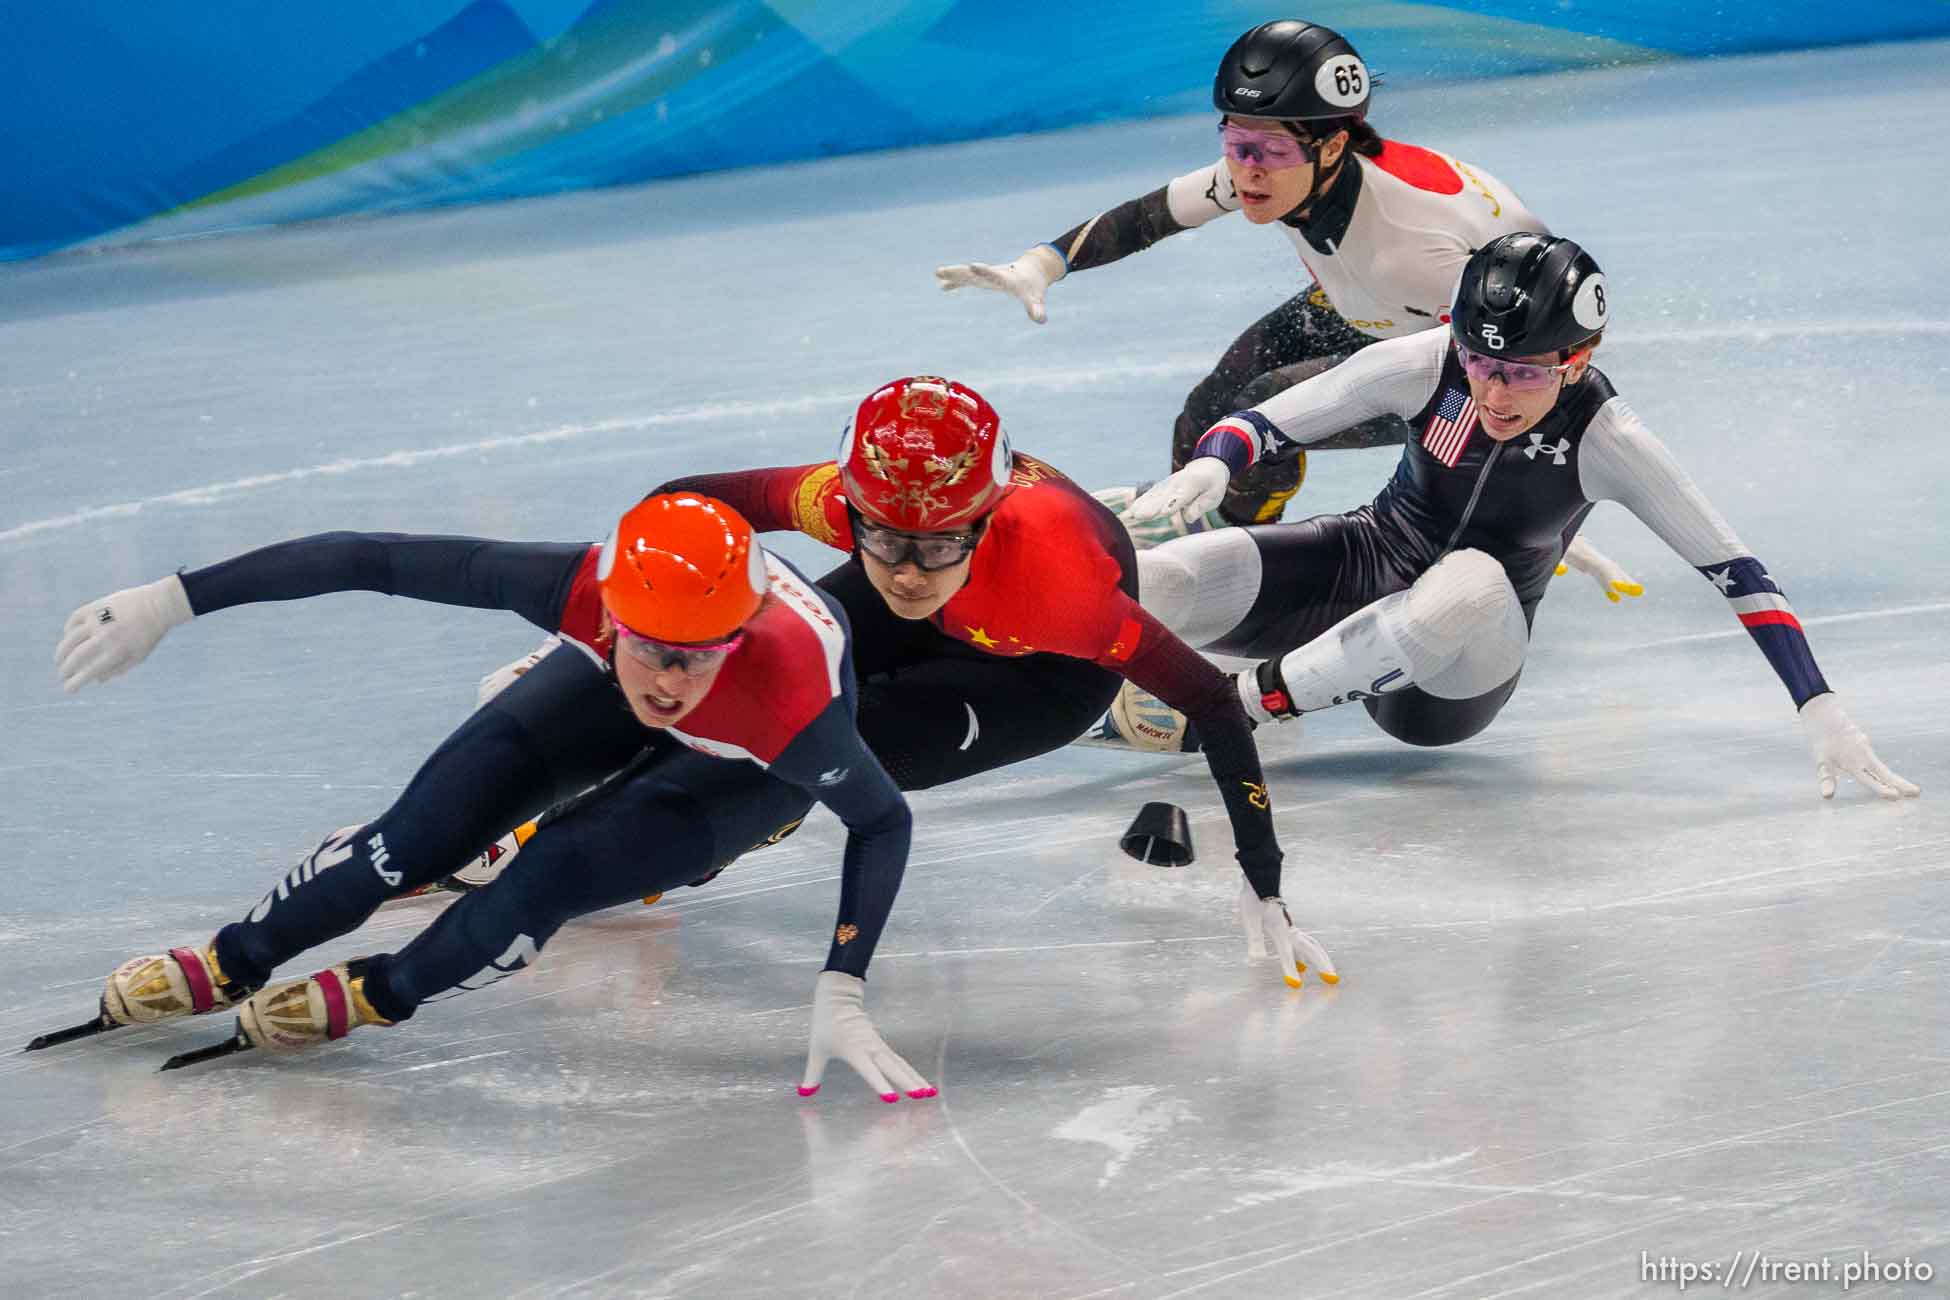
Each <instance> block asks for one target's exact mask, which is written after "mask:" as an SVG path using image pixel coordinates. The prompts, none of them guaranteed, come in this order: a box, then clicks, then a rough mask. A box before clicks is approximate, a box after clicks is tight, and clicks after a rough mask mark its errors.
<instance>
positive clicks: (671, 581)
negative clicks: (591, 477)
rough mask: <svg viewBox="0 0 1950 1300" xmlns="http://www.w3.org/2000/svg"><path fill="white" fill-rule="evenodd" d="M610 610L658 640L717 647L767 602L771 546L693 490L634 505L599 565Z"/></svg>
mask: <svg viewBox="0 0 1950 1300" xmlns="http://www.w3.org/2000/svg"><path fill="white" fill-rule="evenodd" d="M596 580H597V582H598V583H600V584H601V590H602V597H603V608H604V609H606V610H608V611H609V616H610V617H611V618H613V619H615V620H616V621H617V622H618V623H621V624H622V625H623V626H624V627H626V628H628V629H630V631H632V632H635V633H637V634H638V635H640V636H646V637H651V638H653V639H655V640H658V641H675V642H680V643H693V644H710V643H713V642H719V641H725V640H728V639H730V637H731V636H732V635H733V634H734V633H736V632H737V631H738V629H739V628H741V627H743V626H744V625H745V624H746V622H747V621H748V620H750V618H751V616H752V615H753V614H756V613H757V612H758V607H759V605H760V604H761V603H762V602H763V601H764V599H765V589H766V584H767V579H766V576H765V548H764V547H762V546H760V545H759V544H758V543H757V542H756V541H755V540H754V539H753V538H752V526H751V525H750V524H748V523H746V522H745V517H744V516H743V515H741V514H739V513H738V512H737V511H736V510H733V509H732V508H731V507H730V506H728V505H726V504H725V503H724V502H722V501H717V500H714V499H712V498H711V497H706V496H698V495H697V494H695V493H692V492H668V493H665V494H664V495H662V496H654V497H645V498H644V499H643V500H641V501H639V502H638V503H637V504H636V505H634V506H632V507H630V511H629V513H628V514H626V515H624V516H623V518H622V519H621V520H620V521H619V522H618V523H617V525H616V528H615V529H614V531H612V532H611V533H610V535H609V540H608V541H607V542H605V543H603V553H602V556H601V557H600V558H599V559H598V560H597V561H596Z"/></svg>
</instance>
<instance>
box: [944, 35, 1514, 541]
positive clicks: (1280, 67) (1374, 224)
mask: <svg viewBox="0 0 1950 1300" xmlns="http://www.w3.org/2000/svg"><path fill="white" fill-rule="evenodd" d="M1372 91H1373V78H1372V77H1371V76H1370V75H1369V72H1368V68H1367V65H1366V64H1365V63H1363V62H1362V60H1361V56H1360V55H1359V54H1358V53H1356V51H1355V49H1354V46H1353V45H1352V44H1350V43H1349V42H1348V40H1347V38H1346V37H1344V36H1342V35H1341V34H1340V33H1338V32H1335V31H1333V30H1331V29H1329V28H1326V27H1322V26H1319V25H1318V24H1315V23H1307V22H1300V21H1297V20H1292V19H1288V20H1282V21H1279V22H1270V23H1262V24H1260V25H1259V26H1258V27H1255V28H1253V29H1252V30H1251V31H1249V32H1247V33H1245V34H1244V35H1242V36H1241V37H1240V38H1239V39H1238V40H1236V41H1234V42H1233V43H1232V47H1231V48H1230V49H1228V50H1227V51H1226V53H1225V56H1224V57H1223V58H1222V59H1221V60H1220V61H1219V68H1218V73H1217V75H1216V76H1215V78H1214V80H1213V85H1212V103H1213V107H1214V108H1216V109H1218V111H1219V113H1220V114H1221V116H1220V119H1219V137H1220V147H1221V151H1222V156H1221V157H1220V158H1219V159H1218V160H1217V161H1215V162H1210V163H1207V164H1205V165H1204V166H1202V167H1199V168H1198V169H1196V170H1194V171H1190V172H1187V173H1185V174H1184V175H1183V176H1179V177H1177V178H1176V179H1174V180H1172V181H1171V182H1170V183H1168V184H1166V185H1163V186H1161V187H1160V188H1158V189H1156V190H1154V191H1152V192H1151V193H1149V194H1146V195H1144V196H1142V197H1140V198H1135V199H1131V200H1129V201H1128V202H1125V203H1120V204H1118V205H1117V206H1116V207H1114V208H1111V209H1109V210H1108V211H1105V212H1101V213H1099V214H1097V215H1096V216H1094V217H1091V218H1090V219H1089V220H1088V221H1085V222H1083V223H1082V224H1080V225H1078V226H1076V227H1075V228H1073V229H1071V230H1069V231H1067V232H1065V233H1064V234H1061V235H1058V236H1057V237H1056V238H1055V239H1053V240H1051V241H1050V242H1048V243H1045V244H1038V245H1036V246H1035V247H1034V248H1031V249H1029V250H1028V251H1027V252H1025V253H1023V254H1022V256H1020V257H1018V258H1017V259H1016V260H1015V261H1013V262H1008V263H1002V264H996V265H991V264H989V263H984V262H969V263H958V264H955V265H952V266H942V267H937V268H935V278H936V279H937V280H938V281H939V283H940V285H941V287H942V288H944V289H959V288H963V287H974V288H982V289H992V290H995V291H998V292H1001V293H1006V294H1008V295H1010V296H1011V297H1013V298H1015V299H1016V300H1017V301H1019V302H1021V303H1022V305H1023V309H1024V310H1025V311H1027V312H1028V313H1029V317H1030V319H1031V320H1034V321H1036V322H1037V323H1039V324H1040V323H1042V322H1043V321H1044V320H1045V319H1046V318H1047V314H1048V313H1047V311H1046V309H1045V305H1044V297H1045V295H1046V293H1047V292H1048V290H1049V288H1050V287H1051V286H1052V285H1053V284H1055V283H1056V282H1057V281H1059V280H1061V279H1063V278H1064V277H1066V276H1068V275H1069V274H1071V273H1072V272H1075V271H1085V270H1090V269H1092V268H1094V267H1100V266H1107V265H1109V264H1110V263H1112V262H1116V261H1118V260H1120V259H1122V258H1125V257H1128V256H1130V255H1131V254H1133V253H1137V252H1140V251H1142V250H1144V249H1146V248H1149V247H1151V246H1152V245H1153V244H1155V243H1157V242H1158V241H1159V240H1161V239H1166V238H1169V237H1170V236H1172V235H1175V234H1178V233H1179V232H1181V231H1185V230H1193V229H1196V228H1198V227H1200V226H1203V225H1205V224H1206V223H1207V222H1211V221H1216V220H1218V219H1219V218H1221V217H1224V216H1226V215H1227V214H1229V213H1234V212H1237V213H1239V214H1241V215H1242V216H1244V218H1245V219H1246V220H1247V221H1248V222H1250V223H1252V224H1253V225H1256V226H1272V227H1274V228H1275V229H1277V230H1279V231H1280V232H1281V233H1283V234H1284V235H1286V237H1287V238H1288V239H1289V240H1291V241H1292V244H1293V249H1294V251H1295V252H1296V253H1297V254H1298V255H1299V258H1300V264H1301V266H1302V267H1303V268H1304V269H1305V270H1306V272H1307V275H1308V277H1309V278H1310V279H1311V280H1312V281H1313V283H1312V284H1310V285H1308V287H1306V288H1304V289H1302V290H1301V291H1300V292H1299V293H1297V294H1295V295H1294V296H1293V297H1291V298H1289V299H1288V300H1287V301H1285V302H1283V303H1281V304H1280V305H1279V306H1277V307H1275V308H1274V309H1273V310H1272V311H1270V312H1268V313H1267V314H1266V315H1265V316H1263V317H1261V318H1260V319H1259V320H1257V321H1255V322H1254V323H1253V324H1252V325H1250V326H1248V327H1247V329H1246V330H1245V332H1244V333H1242V334H1241V335H1240V336H1239V337H1238V338H1237V339H1235V340H1234V341H1233V343H1232V345H1231V346H1230V347H1228V348H1227V349H1226V350H1225V355H1224V356H1222V357H1220V358H1219V361H1218V362H1217V364H1216V365H1214V366H1213V368H1212V373H1211V374H1209V375H1207V376H1206V377H1205V378H1204V379H1201V380H1200V381H1199V382H1198V383H1197V385H1195V386H1194V387H1193V388H1192V390H1191V392H1189V393H1187V394H1186V395H1185V401H1184V406H1183V409H1182V410H1181V411H1180V412H1179V414H1178V417H1177V419H1176V421H1175V423H1174V425H1173V430H1172V438H1171V465H1172V468H1173V469H1178V468H1180V467H1182V466H1183V465H1184V464H1185V462H1186V461H1188V460H1189V459H1191V456H1192V453H1193V448H1194V447H1195V446H1196V445H1197V443H1198V440H1199V437H1200V436H1201V435H1202V434H1204V432H1205V431H1206V430H1207V429H1208V428H1210V427H1211V426H1212V423H1213V422H1214V421H1215V420H1218V419H1220V418H1222V417H1223V416H1225V415H1226V414H1227V413H1228V412H1231V411H1236V410H1239V409H1240V408H1242V407H1247V406H1253V405H1256V404H1258V403H1260V402H1263V401H1265V400H1266V399H1267V398H1270V397H1272V396H1273V395H1274V394H1275V393H1277V392H1279V391H1281V390H1282V389H1284V388H1287V387H1290V386H1291V385H1293V384H1296V383H1299V382H1300V381H1302V380H1303V379H1306V378H1309V377H1311V376H1313V375H1317V374H1320V373H1321V372H1323V371H1325V370H1327V369H1329V368H1331V367H1333V366H1335V365H1338V364H1340V363H1341V362H1342V361H1344V360H1345V359H1346V358H1347V357H1348V356H1350V355H1353V354H1355V353H1358V352H1359V351H1360V350H1361V349H1363V348H1366V347H1368V346H1370V345H1372V344H1373V343H1375V342H1376V341H1377V340H1379V339H1387V338H1395V337H1398V336H1400V335H1404V334H1412V333H1415V332H1417V331H1419V330H1424V329H1428V328H1430V327H1432V326H1434V325H1436V324H1438V323H1440V322H1441V321H1442V320H1443V319H1445V318H1446V316H1447V313H1448V310H1449V293H1450V290H1452V289H1453V288H1455V284H1456V276H1457V274H1458V273H1459V272H1460V271H1461V270H1462V265H1463V262H1464V261H1465V260H1466V259H1467V258H1468V257H1469V255H1470V253H1471V252H1472V251H1474V250H1475V249H1477V248H1480V247H1482V246H1483V245H1484V244H1486V243H1488V242H1489V241H1490V240H1492V239H1494V238H1496V237H1497V236H1498V235H1504V234H1509V233H1511V232H1513V231H1518V230H1544V229H1546V227H1545V226H1544V224H1543V223H1542V222H1541V221H1539V220H1538V218H1537V217H1536V216H1535V215H1534V214H1533V213H1532V212H1531V211H1530V210H1529V208H1528V207H1526V206H1525V204H1524V203H1523V201H1522V200H1521V199H1520V198H1518V196H1517V195H1516V194H1515V192H1513V191H1512V190H1511V189H1510V187H1509V186H1507V185H1505V184H1503V182H1501V181H1499V180H1498V179H1497V178H1496V177H1494V176H1492V175H1490V174H1489V173H1488V172H1486V171H1484V170H1483V169H1482V168H1480V167H1475V166H1472V165H1471V164H1469V163H1466V162H1463V161H1461V160H1460V159H1457V158H1452V157H1450V156H1449V155H1447V154H1444V153H1439V152H1437V151H1436V150H1433V149H1424V148H1421V147H1419V146H1417V145H1412V144H1403V143H1402V142H1400V141H1398V140H1388V139H1384V138H1383V137H1382V136H1381V135H1380V134H1379V133H1377V132H1376V130H1375V129H1374V128H1373V127H1372V126H1370V125H1369V123H1368V120H1367V118H1368V107H1369V99H1370V96H1371V93H1372ZM1329 434H1332V435H1333V436H1332V437H1329V436H1328V435H1329ZM1403 434H1404V431H1403V428H1402V425H1401V421H1400V419H1399V417H1396V416H1393V415H1388V416H1384V417H1382V418H1380V419H1377V420H1374V421H1371V422H1366V423H1363V424H1362V425H1359V426H1357V427H1352V428H1349V429H1346V430H1327V431H1323V433H1322V437H1321V438H1320V439H1316V440H1315V443H1314V445H1315V446H1317V447H1366V446H1377V445H1383V444H1390V443H1398V442H1400V441H1401V440H1402V437H1403ZM1305 474H1306V455H1305V453H1304V452H1301V453H1296V454H1294V455H1291V456H1286V457H1281V458H1278V459H1275V460H1267V461H1261V462H1258V463H1256V464H1254V465H1252V466H1249V467H1247V469H1246V470H1245V472H1243V473H1241V474H1240V475H1239V476H1238V477H1237V478H1236V479H1234V480H1233V482H1232V483H1231V484H1230V485H1228V487H1227V490H1226V494H1225V496H1224V498H1223V499H1222V500H1221V502H1220V503H1219V505H1218V506H1217V507H1215V509H1214V510H1213V511H1212V512H1211V513H1210V514H1209V515H1207V516H1205V517H1202V518H1200V519H1197V520H1195V521H1191V522H1190V524H1189V525H1181V524H1179V521H1177V520H1175V519H1171V518H1160V519H1157V520H1154V521H1151V523H1150V525H1149V526H1146V525H1144V524H1140V523H1138V522H1137V521H1134V520H1128V519H1127V520H1126V524H1127V526H1130V530H1131V539H1132V541H1133V542H1135V543H1136V544H1137V545H1138V547H1139V548H1140V549H1142V548H1143V547H1145V546H1147V545H1150V544H1152V543H1154V542H1158V541H1162V540H1164V539H1165V538H1166V537H1168V536H1172V535H1174V532H1173V529H1174V528H1175V529H1176V532H1178V533H1182V532H1184V531H1187V528H1188V527H1196V528H1203V527H1211V526H1216V525H1221V524H1249V523H1273V522H1275V521H1277V520H1278V519H1279V518H1280V514H1281V511H1282V510H1284V509H1285V506H1286V502H1287V500H1288V499H1289V498H1290V497H1292V496H1293V495H1294V493H1295V492H1297V491H1298V490H1299V488H1300V484H1301V482H1302V480H1303V479H1304V477H1305ZM1097 495H1098V499H1099V500H1101V501H1103V502H1104V504H1106V505H1108V506H1110V507H1111V508H1112V509H1113V510H1121V509H1123V508H1124V507H1125V506H1128V505H1129V504H1130V502H1131V499H1132V496H1133V495H1134V493H1133V492H1132V491H1131V490H1130V489H1128V488H1125V489H1117V490H1115V491H1112V492H1105V493H1099V494H1097Z"/></svg>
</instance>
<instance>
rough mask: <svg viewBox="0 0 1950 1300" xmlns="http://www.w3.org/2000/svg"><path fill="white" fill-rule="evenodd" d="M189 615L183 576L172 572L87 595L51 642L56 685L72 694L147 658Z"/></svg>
mask: <svg viewBox="0 0 1950 1300" xmlns="http://www.w3.org/2000/svg"><path fill="white" fill-rule="evenodd" d="M194 617H195V614H194V613H193V612H192V611H191V610H190V597H189V593H188V592H186V591H184V590H183V580H182V579H181V578H179V577H177V576H176V575H175V574H173V573H172V574H170V575H169V576H168V577H167V578H163V579H161V580H159V581H157V582H152V583H150V584H148V585H147V586H145V587H128V588H125V589H123V590H121V591H118V592H114V593H113V594H111V595H107V596H103V597H102V598H101V599H99V600H91V601H89V602H88V603H87V604H86V605H83V606H82V607H81V608H80V609H77V610H76V611H75V612H74V613H72V614H70V615H68V623H67V626H66V627H64V628H63V629H62V630H61V644H60V645H58V646H56V647H55V648H54V666H55V667H56V668H57V669H58V670H60V673H61V689H62V690H64V691H66V692H68V694H70V695H72V694H74V693H75V692H76V691H78V690H80V689H81V688H82V687H84V686H86V685H87V684H88V683H89V682H105V681H107V680H108V679H109V678H111V677H119V676H121V675H122V674H123V673H125V672H127V671H128V670H129V669H131V668H133V667H135V666H136V665H137V664H139V663H141V662H142V661H143V660H144V659H147V658H148V657H149V652H150V651H151V650H154V649H155V648H156V643H157V642H158V641H161V640H162V639H163V637H165V636H167V635H168V634H169V629H170V628H172V627H181V626H182V625H183V624H185V623H187V622H189V621H190V619H192V618H194Z"/></svg>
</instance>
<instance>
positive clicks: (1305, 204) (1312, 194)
mask: <svg viewBox="0 0 1950 1300" xmlns="http://www.w3.org/2000/svg"><path fill="white" fill-rule="evenodd" d="M1327 138H1328V139H1329V140H1331V139H1333V138H1334V136H1333V135H1332V134H1330V135H1329V136H1328V137H1327ZM1308 143H1310V144H1312V145H1313V147H1314V178H1313V180H1312V181H1310V182H1308V184H1307V196H1306V197H1305V198H1303V199H1301V200H1300V202H1299V203H1297V204H1295V205H1294V208H1293V211H1291V212H1289V213H1288V214H1287V216H1289V217H1292V218H1294V219H1295V220H1300V219H1304V218H1305V217H1306V215H1307V209H1308V208H1311V207H1312V206H1313V205H1314V200H1315V199H1317V198H1319V197H1320V196H1321V195H1323V194H1325V193H1326V192H1327V189H1328V187H1329V186H1331V185H1332V184H1333V183H1334V180H1335V178H1336V177H1338V176H1339V175H1340V174H1341V166H1342V164H1344V163H1346V162H1347V146H1346V145H1342V146H1341V152H1340V156H1339V157H1337V158H1335V159H1334V165H1333V166H1332V167H1329V168H1327V169H1326V170H1325V171H1322V170H1321V166H1320V154H1321V142H1320V141H1318V140H1311V139H1310V140H1309V141H1308Z"/></svg>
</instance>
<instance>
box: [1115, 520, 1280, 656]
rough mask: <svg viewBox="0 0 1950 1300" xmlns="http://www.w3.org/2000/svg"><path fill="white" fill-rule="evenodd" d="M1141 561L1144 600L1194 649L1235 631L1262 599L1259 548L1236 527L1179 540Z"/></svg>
mask: <svg viewBox="0 0 1950 1300" xmlns="http://www.w3.org/2000/svg"><path fill="white" fill-rule="evenodd" d="M1137 559H1138V600H1139V602H1140V603H1142V604H1143V606H1144V607H1145V609H1147V610H1149V611H1150V613H1151V615H1152V617H1154V618H1156V619H1157V620H1158V621H1159V622H1160V623H1163V624H1164V625H1165V626H1166V627H1168V628H1170V629H1171V630H1172V631H1173V632H1176V633H1177V634H1178V636H1179V637H1180V638H1181V639H1182V640H1184V641H1185V642H1187V643H1188V644H1190V645H1195V646H1197V645H1205V644H1207V643H1208V642H1211V641H1216V640H1217V639H1218V638H1220V637H1222V636H1224V635H1225V634H1226V633H1228V632H1230V631H1232V629H1233V628H1235V627H1237V626H1238V625H1239V622H1240V620H1242V619H1244V618H1245V617H1246V614H1247V613H1248V611H1250V610H1251V609H1252V607H1253V601H1254V600H1255V599H1257V598H1258V596H1259V583H1260V573H1261V567H1262V566H1261V562H1260V555H1259V547H1258V546H1257V545H1255V544H1254V542H1253V539H1252V538H1251V537H1250V536H1249V535H1248V534H1246V533H1244V532H1242V531H1241V530H1239V529H1237V528H1217V529H1213V530H1212V531H1210V532H1204V533H1193V534H1192V535H1191V536H1189V537H1179V538H1174V539H1173V540H1172V541H1169V542H1166V543H1165V544H1164V545H1162V546H1157V547H1153V548H1152V549H1150V550H1148V551H1139V552H1138V557H1137Z"/></svg>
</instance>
